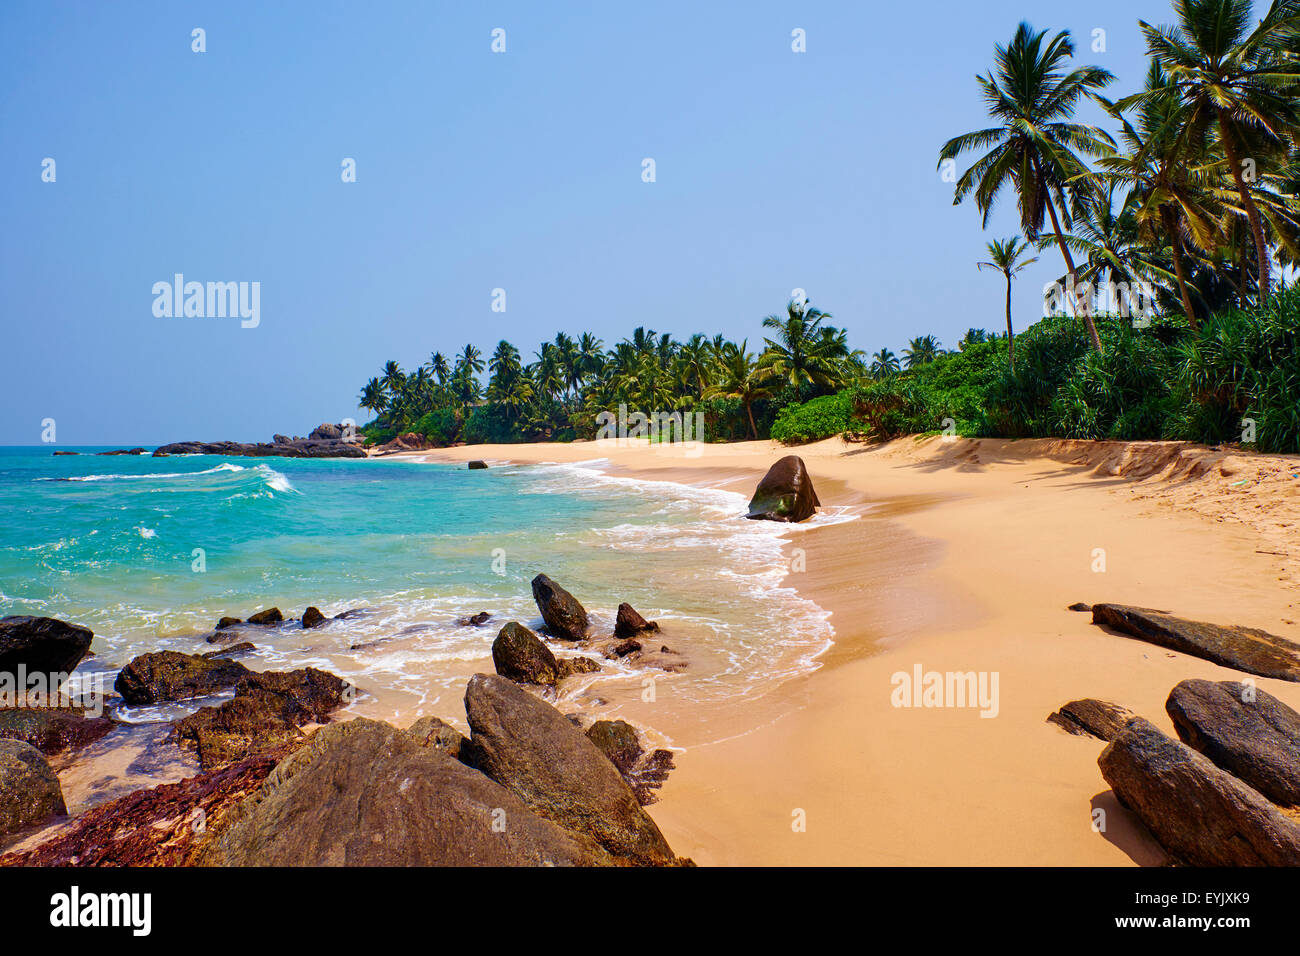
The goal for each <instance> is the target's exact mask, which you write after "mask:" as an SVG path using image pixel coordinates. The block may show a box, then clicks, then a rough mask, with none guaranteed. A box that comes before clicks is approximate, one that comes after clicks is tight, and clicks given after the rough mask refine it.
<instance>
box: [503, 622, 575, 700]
mask: <svg viewBox="0 0 1300 956" xmlns="http://www.w3.org/2000/svg"><path fill="white" fill-rule="evenodd" d="M492 663H493V664H494V665H495V666H496V669H497V673H498V674H500V675H501V676H502V677H508V678H509V679H510V680H513V681H520V682H522V683H525V684H546V685H554V684H555V683H556V682H557V681H558V680H559V679H560V665H559V662H558V661H556V659H555V655H554V654H552V653H551V649H550V648H549V647H547V646H546V645H545V644H543V643H542V641H541V639H540V638H539V637H538V636H537V635H536V634H534V633H533V632H532V631H530V630H529V629H528V628H526V627H524V626H523V625H522V624H520V623H519V622H518V621H511V622H509V623H508V624H506V626H505V627H503V628H501V632H500V633H499V634H497V639H496V640H495V641H493V642H492Z"/></svg>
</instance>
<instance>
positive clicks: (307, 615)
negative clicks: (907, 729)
mask: <svg viewBox="0 0 1300 956" xmlns="http://www.w3.org/2000/svg"><path fill="white" fill-rule="evenodd" d="M325 620H326V618H325V615H324V614H322V613H321V612H320V608H318V607H309V608H307V610H305V611H303V612H302V626H303V627H320V626H321V625H322V624H324V623H325Z"/></svg>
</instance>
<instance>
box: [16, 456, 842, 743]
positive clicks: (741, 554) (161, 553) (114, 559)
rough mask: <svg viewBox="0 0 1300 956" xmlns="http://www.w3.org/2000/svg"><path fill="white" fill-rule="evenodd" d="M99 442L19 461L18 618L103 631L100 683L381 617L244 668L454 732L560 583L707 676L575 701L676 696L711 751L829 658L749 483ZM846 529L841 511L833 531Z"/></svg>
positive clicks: (779, 531) (648, 707) (632, 672)
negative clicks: (285, 676) (751, 701)
mask: <svg viewBox="0 0 1300 956" xmlns="http://www.w3.org/2000/svg"><path fill="white" fill-rule="evenodd" d="M99 450H102V449H91V448H85V449H80V451H81V454H79V455H75V456H73V455H66V456H54V455H52V454H51V449H50V448H49V447H48V446H45V447H40V448H0V513H3V515H4V520H3V521H0V615H8V614H32V615H48V616H52V617H59V618H63V619H65V620H69V621H73V622H76V623H79V624H83V625H85V626H87V627H89V628H91V629H92V630H93V631H94V632H95V642H94V644H93V645H92V650H93V651H94V656H93V657H92V658H89V659H88V660H87V661H86V662H85V663H84V664H83V665H82V670H83V671H85V672H86V673H88V674H94V673H98V674H103V675H104V676H105V677H106V678H107V679H108V683H109V685H110V686H111V677H112V674H113V673H115V672H116V670H117V669H119V668H120V667H121V666H122V665H123V664H125V663H127V662H128V661H129V660H130V659H131V658H132V657H134V656H135V655H137V654H140V653H144V652H146V651H151V650H161V649H172V650H178V651H183V652H187V653H193V652H196V651H204V650H210V649H211V648H212V645H208V644H205V643H204V636H205V635H207V634H209V633H210V632H211V631H212V628H213V626H214V624H215V622H216V621H217V619H218V618H219V617H222V616H225V615H232V616H235V617H241V618H242V617H247V616H248V615H249V614H251V613H253V612H254V611H257V610H259V609H262V608H266V607H271V606H277V607H279V608H280V609H281V610H282V611H283V612H284V614H285V615H286V617H298V616H300V615H301V613H302V611H303V609H304V608H305V607H307V606H308V605H315V606H317V607H319V608H320V609H321V610H322V611H323V612H324V613H325V614H326V615H329V616H332V615H334V614H337V613H339V612H342V611H345V610H349V609H362V610H361V611H360V612H359V613H357V614H355V615H354V616H349V618H348V619H346V620H338V621H331V622H330V623H329V624H328V625H327V626H325V627H322V628H319V629H313V630H301V629H298V628H295V627H292V626H290V627H284V628H279V629H274V630H268V631H267V632H266V633H265V634H264V635H262V634H254V635H249V636H248V639H250V640H252V641H253V642H254V643H255V644H256V645H257V648H258V649H257V651H256V652H255V653H254V654H253V655H252V656H251V657H250V658H245V662H246V663H248V664H249V666H251V667H254V668H256V669H271V668H275V669H283V668H287V667H302V666H308V665H310V666H317V667H323V668H326V669H329V670H331V671H333V672H334V673H337V674H339V675H341V676H344V677H347V678H350V679H352V680H353V681H354V682H355V683H356V684H357V686H358V688H359V689H360V690H361V692H362V693H361V695H360V696H359V698H358V700H357V701H356V702H355V703H354V704H353V705H352V710H353V711H355V712H356V713H357V714H364V715H368V716H375V717H378V718H381V719H394V720H399V721H404V720H413V719H414V718H415V717H417V716H419V715H421V714H424V713H435V714H438V715H440V716H446V717H449V718H451V719H453V720H454V719H455V718H457V717H460V716H461V715H462V712H461V710H460V706H459V697H460V694H461V692H462V690H463V686H464V681H465V679H466V678H467V677H468V675H469V674H472V673H474V672H475V671H484V670H487V671H490V670H491V669H492V664H491V651H490V648H491V642H492V639H493V638H494V637H495V635H496V633H497V630H498V629H499V628H500V626H501V624H502V623H504V622H505V621H507V620H511V619H514V620H519V621H521V622H523V623H525V624H528V625H529V626H532V627H537V626H538V625H540V623H541V622H540V619H539V617H538V613H537V608H536V606H535V604H534V603H533V601H532V597H531V591H530V586H529V582H530V581H531V579H532V578H533V577H534V575H536V574H538V573H539V572H545V573H546V574H549V575H550V576H551V577H552V578H554V579H555V580H556V581H558V582H559V583H561V584H562V585H564V586H565V587H566V588H568V589H569V590H570V591H572V592H573V593H574V594H575V595H577V596H578V597H579V599H580V600H582V602H583V603H584V604H585V605H586V607H587V608H588V610H589V611H590V612H591V613H592V617H593V621H594V622H595V624H596V627H597V629H598V630H600V631H603V632H604V633H609V632H610V631H612V628H613V616H614V610H615V608H616V607H617V606H618V604H619V602H621V601H627V602H629V603H631V604H632V605H633V606H634V607H636V608H637V609H638V610H639V611H641V613H642V614H644V615H645V616H646V617H647V618H650V619H654V620H658V621H659V622H660V624H661V625H662V627H663V630H662V632H661V633H660V635H658V637H657V638H656V640H662V643H664V644H667V645H669V646H671V647H672V648H673V649H674V650H677V651H680V652H681V653H682V654H684V655H685V656H686V659H687V661H688V666H687V668H686V669H685V670H684V671H682V672H680V673H674V674H668V673H664V672H661V671H660V672H656V673H655V675H654V680H653V684H654V685H655V686H654V687H653V688H652V689H651V690H650V691H647V681H646V675H645V673H643V672H642V671H640V670H638V669H637V668H636V667H634V666H632V665H630V664H627V663H625V662H619V661H614V662H610V661H603V660H602V661H601V663H602V670H601V672H600V673H598V674H592V675H587V676H582V677H578V678H572V679H570V680H569V681H566V683H565V685H564V687H563V690H562V694H563V698H562V700H561V701H557V703H560V704H562V705H563V706H565V707H566V708H571V709H573V710H591V711H593V712H598V713H600V714H601V715H603V716H614V715H622V714H627V715H629V716H631V715H632V714H633V712H636V716H638V717H639V718H640V719H641V720H642V721H643V722H645V721H647V720H649V721H650V722H652V723H653V722H654V719H653V718H654V713H655V711H654V708H653V706H652V705H654V704H655V703H657V702H664V703H669V705H670V706H669V708H666V710H671V711H672V712H674V713H678V714H680V713H682V712H683V711H684V710H686V711H689V712H690V713H691V714H692V715H693V718H694V719H693V720H692V721H691V722H690V724H691V725H692V726H694V727H696V728H697V730H696V731H694V732H692V733H690V734H689V736H690V737H691V738H692V739H691V740H679V741H677V742H679V743H683V744H688V743H693V742H703V741H706V740H707V739H709V731H708V729H707V728H708V723H709V721H708V718H709V715H710V714H711V713H720V710H719V709H720V708H726V707H730V706H732V705H734V704H735V703H736V702H737V701H743V700H744V699H745V698H750V697H758V696H761V695H763V694H765V693H766V692H768V691H769V690H771V689H772V688H773V687H775V686H777V685H779V684H780V683H781V682H782V681H785V680H788V679H790V678H793V677H796V676H798V675H801V674H805V673H807V672H808V671H809V670H811V669H814V668H815V667H817V666H818V665H817V658H818V655H820V654H821V653H822V652H824V651H825V650H826V649H827V647H829V645H830V643H831V641H832V638H833V630H832V628H831V625H830V623H829V620H828V615H827V613H826V612H825V611H824V610H822V609H821V608H819V607H817V606H816V605H815V604H813V603H812V602H811V601H808V600H806V599H804V598H802V597H800V596H799V594H798V593H797V592H796V591H795V590H794V589H793V588H791V587H789V586H787V584H786V583H784V579H785V577H786V573H787V570H788V568H789V564H790V556H789V555H790V551H791V539H792V538H797V536H798V534H799V533H801V531H802V530H803V529H802V528H790V527H788V526H783V525H776V524H771V523H768V522H754V521H747V520H744V519H743V518H742V517H741V515H742V514H743V512H744V506H745V503H746V502H745V498H744V497H743V496H742V495H739V494H736V493H734V492H732V491H725V490H720V489H715V488H708V487H696V486H691V485H684V484H677V483H669V482H657V481H640V480H635V479H631V478H626V477H618V476H614V475H611V474H609V473H607V470H606V463H605V462H603V461H601V460H599V459H597V460H593V461H591V462H586V463H583V464H577V465H574V464H563V465H560V464H556V465H504V466H500V467H493V468H491V469H489V470H487V471H469V470H466V469H465V467H464V466H463V465H460V466H454V465H448V464H428V463H422V462H411V461H392V460H383V459H367V460H354V459H313V460H304V459H290V458H274V459H251V458H221V457H212V456H201V455H195V456H181V457H166V458H153V457H151V456H149V455H143V456H127V455H115V456H102V455H96V454H94V452H96V451H99ZM827 520H830V521H834V520H840V519H839V518H837V517H836V516H834V515H829V516H820V517H819V518H818V519H814V523H821V522H824V521H827ZM479 611H489V612H491V613H492V615H493V617H492V620H491V622H490V623H489V624H488V625H487V626H485V627H482V628H475V627H466V626H463V625H459V624H458V623H457V620H458V619H459V618H461V617H465V616H468V615H471V614H474V613H476V612H479ZM241 639H244V638H243V637H241ZM562 653H563V652H562ZM193 706H197V702H195V703H193V704H192V705H190V709H193ZM664 710H665V708H661V709H660V712H661V713H662V712H663V711H664ZM174 711H175V708H171V709H167V708H138V709H134V710H131V709H122V710H119V711H118V715H119V716H120V717H122V718H124V719H127V720H132V721H141V722H146V721H151V720H159V719H165V718H168V717H171V716H174ZM660 723H662V724H665V725H667V726H675V727H679V728H680V727H682V726H685V725H686V724H685V722H683V721H681V720H664V721H660ZM677 733H678V734H680V731H678V732H677ZM668 742H672V741H668Z"/></svg>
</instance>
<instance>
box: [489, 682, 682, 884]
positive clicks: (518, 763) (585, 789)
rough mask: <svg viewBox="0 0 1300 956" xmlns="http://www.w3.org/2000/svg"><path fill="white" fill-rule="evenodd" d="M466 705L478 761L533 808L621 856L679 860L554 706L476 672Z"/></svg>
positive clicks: (616, 777) (609, 769) (609, 766)
mask: <svg viewBox="0 0 1300 956" xmlns="http://www.w3.org/2000/svg"><path fill="white" fill-rule="evenodd" d="M465 711H466V714H467V716H468V718H469V726H470V730H471V737H470V741H471V751H472V759H473V762H474V765H475V766H476V767H478V768H479V769H480V770H482V771H483V772H484V773H485V774H487V775H488V776H489V777H491V778H492V779H493V780H495V781H496V782H497V783H499V784H501V785H502V786H503V787H505V788H506V789H507V790H510V791H511V792H512V793H514V794H515V795H516V796H517V797H519V799H521V800H522V801H523V802H524V803H525V804H527V805H528V807H529V808H530V809H532V810H533V812H535V813H537V814H539V815H541V816H543V817H546V818H547V819H548V820H551V821H553V822H554V823H556V824H558V825H559V826H561V827H563V828H564V829H565V830H568V831H569V832H571V833H576V834H580V835H582V836H585V837H590V838H591V839H594V840H595V841H596V842H597V843H599V844H600V845H601V846H603V847H604V848H605V849H606V850H608V851H609V852H610V853H612V854H613V855H614V856H616V857H618V858H620V859H624V860H628V861H632V862H636V863H643V864H652V865H664V864H671V863H674V862H675V858H674V856H673V852H672V850H671V849H670V848H669V846H668V842H667V841H666V840H665V839H664V837H663V834H662V833H660V832H659V828H658V827H657V826H655V824H654V821H653V820H651V819H650V817H648V816H647V815H646V813H645V811H644V810H642V809H641V805H640V803H639V802H638V801H637V798H636V795H635V794H634V793H633V792H632V790H631V788H630V787H628V785H627V783H626V782H624V780H623V778H622V776H621V775H620V774H619V772H618V770H617V769H616V768H615V767H614V765H613V764H612V763H611V762H610V761H609V759H608V758H607V757H606V756H605V755H604V754H603V753H601V751H600V750H598V749H597V748H596V745H595V744H593V743H592V742H591V741H590V740H588V739H587V737H586V735H584V734H583V733H582V731H581V730H579V729H578V728H577V727H575V726H573V724H571V723H570V722H569V721H568V720H565V718H564V716H563V715H562V714H561V713H560V712H559V711H558V710H556V709H555V708H554V707H551V706H550V705H549V704H546V703H544V702H543V701H540V700H538V699H537V698H536V697H534V696H533V695H532V694H530V693H528V691H526V690H524V689H523V688H521V687H519V686H518V685H516V684H513V683H511V682H510V681H508V680H506V679H505V678H503V677H497V676H489V675H487V674H475V675H474V676H473V677H471V678H470V680H469V684H468V686H467V687H466V690H465Z"/></svg>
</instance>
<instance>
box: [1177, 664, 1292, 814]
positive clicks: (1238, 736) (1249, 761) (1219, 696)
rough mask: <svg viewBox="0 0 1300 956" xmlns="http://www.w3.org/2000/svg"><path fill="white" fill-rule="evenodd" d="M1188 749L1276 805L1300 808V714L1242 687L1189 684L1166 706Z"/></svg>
mask: <svg viewBox="0 0 1300 956" xmlns="http://www.w3.org/2000/svg"><path fill="white" fill-rule="evenodd" d="M1165 710H1167V711H1168V712H1169V716H1170V718H1171V719H1172V720H1173V722H1174V729H1175V730H1177V731H1178V737H1179V739H1180V740H1182V742H1183V743H1185V744H1187V746H1189V747H1191V748H1192V749H1193V750H1195V751H1197V752H1199V753H1203V754H1205V756H1207V757H1209V758H1210V759H1211V760H1212V761H1214V763H1215V764H1216V765H1218V766H1220V767H1222V768H1223V769H1224V770H1226V771H1228V772H1229V773H1231V774H1233V775H1234V776H1236V777H1238V778H1240V779H1241V780H1244V781H1245V782H1246V783H1248V784H1250V785H1251V786H1252V787H1254V788H1255V789H1256V790H1258V791H1259V792H1260V793H1262V794H1263V795H1264V796H1266V797H1268V798H1269V799H1270V800H1272V801H1273V802H1274V803H1280V804H1282V805H1284V806H1300V714H1297V713H1296V712H1295V711H1294V710H1292V709H1291V708H1290V707H1288V706H1287V705H1286V704H1284V703H1282V702H1281V701H1280V700H1278V699H1277V698H1276V697H1274V696H1273V695H1271V694H1266V693H1265V692H1264V691H1262V690H1259V689H1258V688H1256V687H1254V686H1247V685H1244V684H1241V683H1239V682H1237V681H1220V682H1217V683H1216V682H1214V681H1208V680H1185V681H1183V682H1182V683H1180V684H1178V686H1176V687H1175V688H1174V689H1173V691H1171V692H1170V694H1169V699H1168V700H1167V701H1165Z"/></svg>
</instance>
